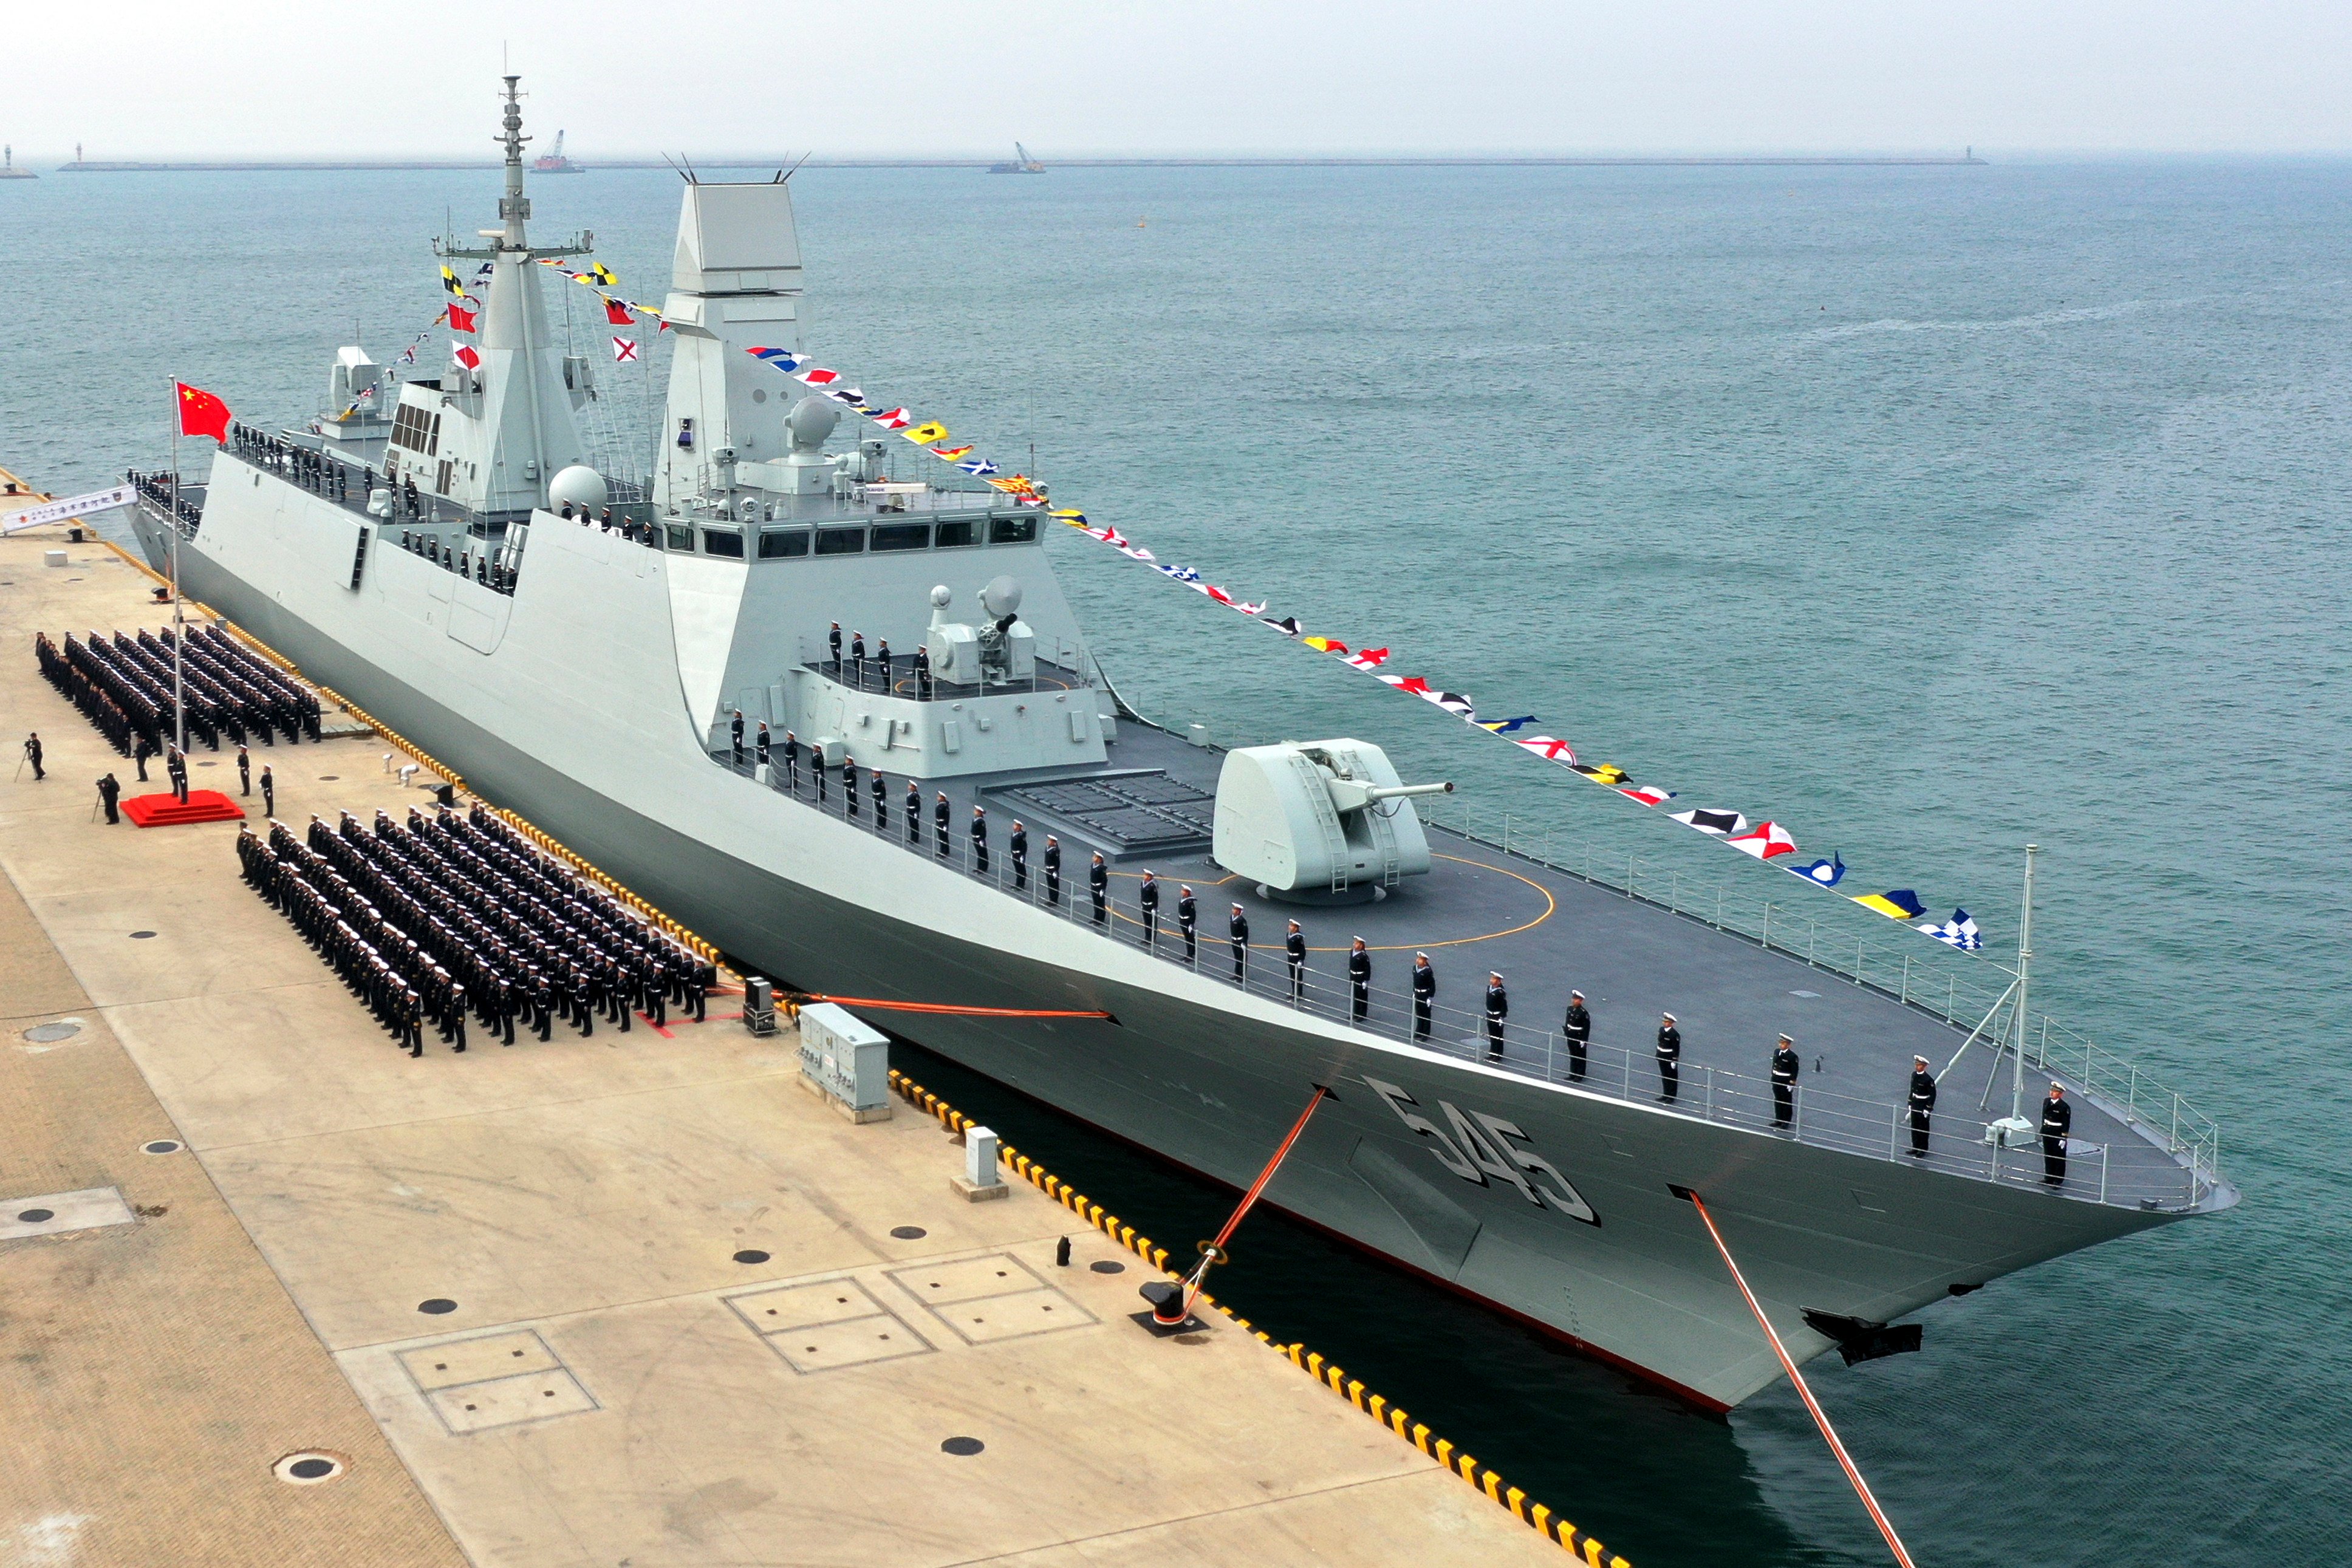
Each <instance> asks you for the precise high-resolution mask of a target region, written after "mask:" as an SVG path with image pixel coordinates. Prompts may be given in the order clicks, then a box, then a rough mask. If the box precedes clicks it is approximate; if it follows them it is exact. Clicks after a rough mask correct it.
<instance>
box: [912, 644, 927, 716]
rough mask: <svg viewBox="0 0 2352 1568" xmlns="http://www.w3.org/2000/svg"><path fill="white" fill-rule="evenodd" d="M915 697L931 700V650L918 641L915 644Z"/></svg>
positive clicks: (924, 700) (921, 699) (925, 700)
mask: <svg viewBox="0 0 2352 1568" xmlns="http://www.w3.org/2000/svg"><path fill="white" fill-rule="evenodd" d="M915 697H916V700H917V701H919V702H929V701H930V700H931V651H930V649H929V648H928V647H926V646H924V645H923V644H922V643H916V644H915Z"/></svg>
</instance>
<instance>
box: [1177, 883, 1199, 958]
mask: <svg viewBox="0 0 2352 1568" xmlns="http://www.w3.org/2000/svg"><path fill="white" fill-rule="evenodd" d="M1200 919H1201V912H1200V909H1199V907H1198V906H1197V905H1195V904H1193V902H1192V889H1191V888H1189V887H1179V888H1178V889H1177V890H1176V929H1177V930H1179V931H1181V932H1182V933H1183V934H1184V962H1185V963H1186V964H1188V965H1190V966H1192V967H1195V968H1197V967H1199V961H1198V960H1199V956H1200V951H1201V949H1200V938H1201V934H1200V931H1199V930H1198V926H1199V925H1200Z"/></svg>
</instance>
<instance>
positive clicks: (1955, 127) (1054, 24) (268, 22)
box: [0, 0, 2352, 161]
mask: <svg viewBox="0 0 2352 1568" xmlns="http://www.w3.org/2000/svg"><path fill="white" fill-rule="evenodd" d="M12 17H13V19H12V20H11V22H10V24H9V28H8V35H9V37H8V42H9V52H10V55H11V57H12V60H13V62H14V67H15V68H14V69H13V70H12V71H11V73H10V75H9V79H8V89H7V91H6V93H5V95H0V140H5V141H12V142H14V143H15V144H16V148H17V149H18V152H19V154H20V155H24V154H26V153H30V154H31V155H32V156H33V157H34V158H35V159H36V160H38V159H44V158H47V159H54V158H57V157H64V156H70V155H71V148H72V146H73V144H74V143H75V142H76V141H80V142H82V143H85V144H86V145H87V147H88V149H89V152H88V155H89V157H90V158H92V159H100V158H108V159H120V158H189V157H200V156H290V157H305V156H307V157H354V156H357V157H394V156H433V157H468V156H474V155H486V154H487V152H488V142H487V141H486V140H485V138H486V137H487V136H488V132H489V131H490V130H491V129H493V128H494V126H495V118H494V115H493V113H492V111H491V109H490V107H489V104H488V94H489V92H490V90H491V89H493V88H494V86H495V85H496V84H495V78H496V77H497V76H498V75H499V68H500V50H501V47H502V46H503V47H505V48H506V50H507V51H508V57H509V58H510V59H511V60H512V62H513V68H516V69H518V70H520V71H521V72H523V73H524V76H525V82H524V86H525V87H526V89H528V90H530V93H531V95H532V97H531V101H530V107H529V114H530V121H531V123H532V125H533V127H534V128H535V129H538V130H541V131H544V132H545V133H546V140H551V139H552V134H553V131H554V130H555V128H556V127H558V126H562V127H565V128H568V129H569V131H571V150H572V152H575V153H576V154H577V155H579V156H580V157H581V158H582V159H583V161H588V160H593V159H595V158H597V157H598V156H600V155H602V156H606V157H618V156H644V155H647V154H650V153H652V152H656V151H657V150H670V151H680V150H682V151H686V152H691V153H694V154H697V155H699V156H705V157H709V156H715V155H720V154H726V153H779V152H785V151H788V150H789V151H793V152H804V151H814V152H816V153H817V154H819V155H820V156H824V155H850V154H857V153H923V152H983V153H995V152H999V151H1001V150H1002V149H1003V148H1004V147H1005V146H1006V144H1007V143H1009V142H1010V141H1013V139H1014V138H1015V137H1018V138H1020V139H1021V140H1022V141H1025V142H1027V143H1028V145H1029V147H1030V148H1031V150H1032V151H1033V152H1035V153H1036V154H1038V155H1039V156H1040V157H1043V158H1045V159H1047V160H1051V159H1052V158H1053V157H1055V155H1057V154H1059V155H1064V156H1069V155H1076V154H1078V153H1083V152H1144V153H1153V152H1209V151H1223V152H1489V151H1494V152H1594V151H1638V152H1672V151H1727V152H1775V151H1803V150H1886V151H1898V150H1899V151H1910V150H1944V149H1952V150H1958V148H1960V147H1962V146H1964V145H1968V144H1971V143H1972V144H1974V145H1975V146H1976V147H1978V148H1979V150H1980V151H1981V150H1993V151H1996V152H1998V151H2001V150H2011V151H2016V150H2033V149H2040V150H2053V151H2063V150H2077V149H2079V150H2089V151H2110V150H2113V151H2123V150H2148V151H2192V152H2343V151H2347V150H2352V3H2347V0H2228V3H2226V4H2224V3H2211V4H2188V3H2183V0H2140V3H2136V4H2126V3H2124V0H2109V3H2105V4H2066V3H2065V0H1942V3H1938V4H1934V5H1927V4H1918V3H1915V0H1844V3H1837V4H1812V5H1805V4H1798V5H1766V4H1760V3H1758V0H1738V3H1732V0H1650V3H1647V4H1640V5H1627V4H1624V3H1623V0H1606V3H1594V0H1562V3H1559V4H1554V5H1528V4H1509V3H1503V4H1494V3H1489V4H1485V5H1476V4H1458V3H1457V4H1432V3H1429V0H1422V3H1419V4H1399V3H1392V0H1351V3H1349V4H1346V5H1339V4H1328V3H1327V4H1323V5H1297V4H1288V5H1283V4H1269V3H1266V0H1253V3H1239V0H1161V3H1158V4H1143V3H1138V0H1089V3H1075V4H1058V3H1044V0H1035V3H1027V0H960V3H940V0H879V3H877V0H867V3H858V4H851V3H835V0H686V3H684V4H677V5H656V6H631V7H614V6H611V5H585V6H570V7H568V6H563V5H548V4H539V5H512V4H506V3H503V0H473V3H468V4H463V5H457V4H446V3H444V0H395V3H393V4H374V5H356V6H335V5H287V4H283V3H280V4H274V5H260V4H256V3H254V0H209V3H206V4H201V5H189V4H186V0H128V3H118V0H101V3H100V4H97V5H71V4H68V5H22V6H18V7H16V8H15V9H14V11H13V12H12ZM546 140H543V141H541V147H542V148H543V147H544V146H545V145H546Z"/></svg>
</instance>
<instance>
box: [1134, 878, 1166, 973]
mask: <svg viewBox="0 0 2352 1568" xmlns="http://www.w3.org/2000/svg"><path fill="white" fill-rule="evenodd" d="M1135 901H1136V903H1137V904H1140V905H1142V907H1143V950H1144V951H1145V952H1147V953H1149V952H1151V951H1154V950H1155V949H1157V948H1158V947H1159V946H1160V883H1159V880H1158V879H1157V878H1156V877H1154V876H1153V875H1152V874H1151V871H1150V867H1148V866H1147V867H1145V868H1144V873H1143V886H1142V887H1141V888H1140V889H1139V890H1138V891H1137V893H1136V895H1135Z"/></svg>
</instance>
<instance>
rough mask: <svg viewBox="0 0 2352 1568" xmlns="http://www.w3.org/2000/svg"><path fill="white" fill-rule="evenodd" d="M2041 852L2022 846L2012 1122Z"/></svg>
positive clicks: (2018, 1101)
mask: <svg viewBox="0 0 2352 1568" xmlns="http://www.w3.org/2000/svg"><path fill="white" fill-rule="evenodd" d="M2041 852H2042V846H2041V845H2040V844H2028V845H2026V846H2025V897H2024V901H2023V902H2024V906H2025V907H2024V911H2023V913H2022V914H2021V915H2019V916H2018V918H2017V1026H2016V1028H2015V1029H2014V1030H2012V1031H2011V1040H2010V1043H2011V1045H2012V1046H2014V1047H2015V1048H2016V1051H2017V1060H2016V1061H2015V1063H2014V1064H2013V1065H2012V1066H2011V1069H2010V1088H2009V1114H2010V1119H2011V1121H2022V1120H2023V1119H2024V1117H2025V1024H2026V1019H2027V1013H2026V1010H2025V1001H2026V992H2027V990H2028V989H2029V988H2030V987H2031V985H2032V972H2033V857H2034V856H2035V855H2037V854H2039V853H2041Z"/></svg>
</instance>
